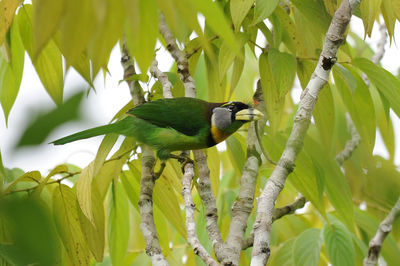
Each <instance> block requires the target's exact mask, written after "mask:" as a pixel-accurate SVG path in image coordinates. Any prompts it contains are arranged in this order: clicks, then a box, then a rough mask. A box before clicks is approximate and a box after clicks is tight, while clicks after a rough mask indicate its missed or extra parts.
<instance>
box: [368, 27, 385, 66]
mask: <svg viewBox="0 0 400 266" xmlns="http://www.w3.org/2000/svg"><path fill="white" fill-rule="evenodd" d="M386 31H387V28H386V25H385V24H381V25H380V26H379V32H380V34H381V37H380V39H379V41H378V43H377V50H376V52H375V54H374V56H372V58H371V61H372V62H374V64H378V63H379V62H380V61H381V60H382V58H383V55H384V54H385V44H386V41H387V33H386Z"/></svg>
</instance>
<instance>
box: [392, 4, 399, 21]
mask: <svg viewBox="0 0 400 266" xmlns="http://www.w3.org/2000/svg"><path fill="white" fill-rule="evenodd" d="M392 6H393V12H394V14H395V15H396V18H397V20H399V21H400V0H392Z"/></svg>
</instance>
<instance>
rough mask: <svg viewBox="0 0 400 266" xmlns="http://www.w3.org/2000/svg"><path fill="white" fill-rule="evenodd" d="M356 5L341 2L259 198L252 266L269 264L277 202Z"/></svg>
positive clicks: (350, 1)
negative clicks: (290, 128) (288, 134)
mask: <svg viewBox="0 0 400 266" xmlns="http://www.w3.org/2000/svg"><path fill="white" fill-rule="evenodd" d="M359 3H360V0H344V1H342V3H341V5H340V7H339V9H338V10H337V11H336V12H335V15H334V17H333V19H332V22H331V24H330V26H329V29H328V32H327V34H326V38H325V43H324V47H323V49H322V52H321V56H320V59H319V62H318V65H317V67H316V69H315V71H314V73H313V75H312V77H311V80H310V82H309V83H308V85H307V88H306V89H305V91H304V92H303V94H302V97H301V100H300V104H299V109H298V110H297V113H296V116H295V119H294V124H293V128H292V132H291V134H290V136H289V139H288V141H287V143H286V147H285V150H284V151H283V154H282V156H281V158H280V160H279V162H278V165H277V166H276V167H275V169H274V171H273V173H272V174H271V176H270V178H269V179H268V181H267V184H266V185H265V188H264V189H263V191H262V193H261V195H260V198H259V200H258V206H257V216H256V221H255V223H254V226H253V227H254V234H255V238H254V247H253V252H252V260H251V265H253V266H256V265H265V264H266V263H267V261H268V258H269V254H270V249H269V240H270V232H271V226H272V217H273V211H274V205H275V202H276V199H277V197H278V195H279V193H280V192H281V191H282V189H283V187H284V184H285V181H286V178H287V176H288V175H289V174H290V173H291V172H292V171H293V168H294V165H295V164H294V162H295V160H296V158H297V155H298V154H299V152H300V151H301V149H302V147H303V143H304V138H305V136H306V133H307V129H308V127H309V125H310V120H311V115H312V111H313V109H314V106H315V103H316V100H317V97H318V95H319V92H320V90H321V89H322V87H323V86H324V85H325V84H326V83H327V82H328V79H329V73H330V70H331V68H332V65H333V64H334V63H335V60H336V54H337V50H338V48H339V45H340V43H341V42H342V41H343V40H344V32H345V30H346V28H347V26H348V24H349V22H350V18H351V13H352V11H353V10H354V8H355V7H356V6H357V5H358V4H359Z"/></svg>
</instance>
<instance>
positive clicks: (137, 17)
mask: <svg viewBox="0 0 400 266" xmlns="http://www.w3.org/2000/svg"><path fill="white" fill-rule="evenodd" d="M125 5H126V6H125V8H126V10H127V18H126V23H125V35H126V40H127V44H128V49H129V52H130V53H131V54H132V55H133V56H134V57H135V59H136V61H137V63H138V65H139V67H140V70H141V71H142V72H144V73H145V72H146V71H147V69H148V68H149V66H150V64H151V61H152V60H153V58H154V56H155V54H154V47H155V45H156V41H157V36H158V10H157V5H156V2H155V0H134V1H125Z"/></svg>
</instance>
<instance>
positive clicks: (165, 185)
mask: <svg viewBox="0 0 400 266" xmlns="http://www.w3.org/2000/svg"><path fill="white" fill-rule="evenodd" d="M153 196H154V203H155V204H156V205H157V206H158V208H159V209H160V211H161V212H162V213H163V215H164V216H165V218H166V219H167V220H168V221H169V222H170V223H171V225H172V226H174V227H175V230H177V231H178V232H179V234H180V235H181V236H182V237H183V238H184V239H186V230H185V220H184V218H183V216H182V213H181V211H180V208H179V203H178V199H177V195H176V193H175V191H174V189H173V187H172V186H171V184H170V182H169V181H168V179H167V178H166V177H165V176H164V175H162V176H161V177H160V178H159V179H158V180H157V183H156V185H155V187H154V195H153Z"/></svg>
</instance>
